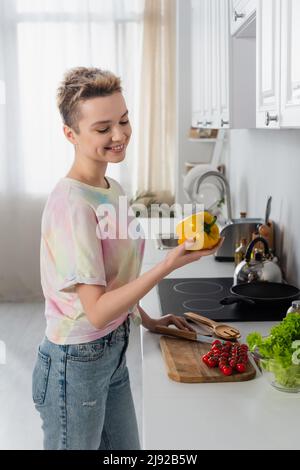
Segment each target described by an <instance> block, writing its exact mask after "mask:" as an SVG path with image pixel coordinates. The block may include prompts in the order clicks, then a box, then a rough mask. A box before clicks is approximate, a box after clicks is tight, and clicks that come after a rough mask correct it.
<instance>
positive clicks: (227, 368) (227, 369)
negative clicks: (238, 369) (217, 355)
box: [221, 366, 232, 375]
mask: <svg viewBox="0 0 300 470" xmlns="http://www.w3.org/2000/svg"><path fill="white" fill-rule="evenodd" d="M221 371H222V372H223V374H224V375H231V374H232V367H230V366H224V367H223V368H222V369H221Z"/></svg>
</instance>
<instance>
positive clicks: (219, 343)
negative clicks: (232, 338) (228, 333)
mask: <svg viewBox="0 0 300 470" xmlns="http://www.w3.org/2000/svg"><path fill="white" fill-rule="evenodd" d="M212 346H219V347H220V346H222V343H221V341H220V340H218V339H215V340H214V341H213V343H212Z"/></svg>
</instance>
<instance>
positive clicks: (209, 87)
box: [191, 0, 256, 129]
mask: <svg viewBox="0 0 300 470" xmlns="http://www.w3.org/2000/svg"><path fill="white" fill-rule="evenodd" d="M237 3H239V4H240V3H242V4H243V5H244V6H245V8H246V2H245V1H243V2H242V1H240V2H237ZM251 8H252V7H251ZM245 11H247V12H248V10H247V9H246V10H245ZM250 11H252V10H250V7H249V12H250ZM245 17H246V18H247V24H248V25H249V15H248V13H247V14H245ZM229 24H230V0H192V1H191V64H192V65H191V67H192V91H191V98H192V99H191V107H192V125H193V126H196V127H208V128H209V127H211V128H217V129H225V128H228V127H232V128H250V127H252V128H253V127H255V119H256V118H255V34H254V37H252V38H249V31H248V32H247V40H246V41H235V40H234V39H233V38H232V37H231V34H230V25H229ZM252 29H253V28H252ZM244 31H246V28H244ZM252 33H253V31H252ZM244 34H246V32H244ZM250 35H251V34H250ZM252 35H253V34H252Z"/></svg>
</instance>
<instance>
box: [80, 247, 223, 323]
mask: <svg viewBox="0 0 300 470" xmlns="http://www.w3.org/2000/svg"><path fill="white" fill-rule="evenodd" d="M221 244H222V241H220V242H219V244H218V245H217V246H216V247H215V248H213V249H212V250H201V251H190V252H188V251H186V247H187V245H185V244H184V243H183V244H182V245H179V246H177V247H176V248H174V249H172V250H170V252H169V253H168V254H167V256H166V257H165V259H164V260H163V261H162V262H160V263H158V264H157V265H156V266H154V267H153V268H152V269H150V270H149V271H147V272H146V273H144V274H142V275H141V276H140V277H138V278H137V279H134V280H133V281H131V282H128V284H125V285H124V286H122V287H119V288H117V289H114V290H111V291H108V292H106V289H105V287H103V286H96V285H87V284H77V285H76V292H77V293H78V295H79V298H80V301H81V303H82V306H83V309H84V311H85V313H86V315H87V316H88V318H89V321H90V322H91V323H92V325H94V326H95V327H96V328H99V329H101V328H104V327H105V326H106V325H107V324H109V323H110V322H112V321H113V320H115V319H117V318H118V317H119V316H120V315H121V314H122V313H124V312H126V311H127V310H128V309H129V308H130V307H132V306H133V305H135V304H137V303H138V301H139V300H140V299H141V298H142V297H144V296H145V295H146V294H147V293H148V292H149V291H150V290H151V289H152V288H153V287H154V286H155V285H156V284H157V283H158V282H159V281H160V280H161V279H163V278H164V277H165V276H167V275H168V274H169V273H170V272H172V271H174V270H175V269H177V268H180V267H182V266H184V265H186V264H188V263H192V262H193V261H197V260H199V259H200V258H202V256H208V255H211V254H213V253H214V252H215V251H216V250H217V249H218V248H219V247H220V245H221ZM149 318H150V317H149ZM146 322H147V319H146Z"/></svg>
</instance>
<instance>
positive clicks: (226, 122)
mask: <svg viewBox="0 0 300 470" xmlns="http://www.w3.org/2000/svg"><path fill="white" fill-rule="evenodd" d="M228 124H229V121H224V119H223V118H222V119H221V127H224V126H227V125H228Z"/></svg>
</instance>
